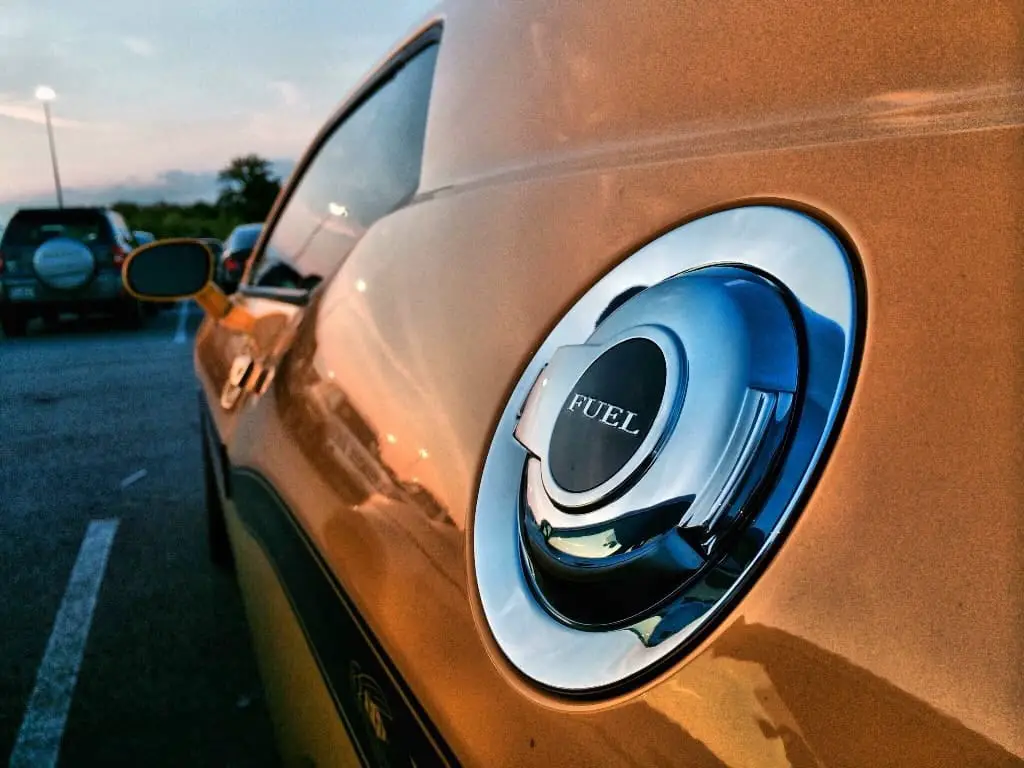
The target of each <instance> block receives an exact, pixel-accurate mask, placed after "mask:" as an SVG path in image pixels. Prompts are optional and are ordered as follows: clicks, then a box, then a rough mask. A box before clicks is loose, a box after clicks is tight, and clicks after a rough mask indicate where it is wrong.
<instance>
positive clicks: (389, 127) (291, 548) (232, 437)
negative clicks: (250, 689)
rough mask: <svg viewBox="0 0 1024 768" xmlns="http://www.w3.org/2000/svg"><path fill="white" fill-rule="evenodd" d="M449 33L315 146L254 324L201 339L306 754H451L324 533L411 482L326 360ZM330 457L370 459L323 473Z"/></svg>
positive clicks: (246, 297)
mask: <svg viewBox="0 0 1024 768" xmlns="http://www.w3.org/2000/svg"><path fill="white" fill-rule="evenodd" d="M437 46H438V33H437V31H436V30H435V29H433V28H431V29H428V30H427V31H426V32H425V33H424V34H422V35H419V36H417V37H416V38H415V39H413V40H412V42H410V43H409V44H408V45H407V46H404V47H403V48H401V49H400V51H399V52H398V54H397V55H395V56H394V57H393V58H392V59H391V60H390V61H389V62H388V63H387V64H386V65H385V66H384V67H383V68H382V69H381V70H380V73H379V74H378V75H377V76H376V77H374V78H373V79H372V80H371V81H370V83H369V85H368V86H366V87H364V88H363V89H361V91H360V92H359V93H357V94H356V96H355V97H354V98H353V99H352V100H350V102H349V104H348V105H346V106H345V107H343V109H342V111H341V115H340V117H339V118H338V119H336V120H334V121H332V122H331V124H330V125H328V127H327V128H325V129H324V131H322V133H321V136H320V137H319V138H318V139H317V141H316V142H314V144H313V147H312V148H311V149H310V151H309V152H308V153H307V156H306V158H305V159H304V160H303V162H302V163H301V164H300V167H299V170H298V172H297V173H296V174H295V180H294V181H293V182H292V184H291V185H290V186H289V188H288V189H287V190H286V191H285V193H284V195H283V196H282V199H281V200H280V201H279V202H278V203H277V206H276V208H275V211H274V212H273V213H272V215H271V218H270V220H269V222H268V226H267V227H266V232H265V234H264V236H263V237H262V238H261V241H260V243H259V244H258V245H257V247H256V249H255V251H254V256H253V258H252V260H251V261H250V263H249V264H248V265H247V269H246V276H245V279H244V282H243V285H242V287H241V289H240V291H239V293H238V294H237V296H236V298H235V302H236V305H237V307H238V308H239V309H240V310H242V311H241V312H236V313H235V314H234V317H238V316H242V317H244V318H246V321H245V322H243V323H241V324H238V323H232V322H227V323H224V322H221V323H219V324H217V323H213V322H207V323H205V324H204V325H203V326H202V328H201V329H200V331H199V333H198V335H197V340H196V359H197V370H198V373H199V378H200V381H201V385H202V388H203V397H201V400H202V401H203V403H204V408H205V410H206V413H204V416H203V418H204V419H205V420H206V424H207V427H208V428H207V431H208V432H209V433H210V434H212V435H214V436H215V443H217V444H218V445H216V446H215V448H219V450H214V451H213V454H214V455H215V456H217V457H218V459H219V464H220V467H219V470H220V471H219V473H218V474H219V476H220V477H221V478H222V479H223V480H222V482H221V483H220V489H221V492H222V496H223V497H225V499H226V501H225V510H226V522H227V529H228V531H229V534H230V539H231V543H232V549H233V553H234V561H235V564H236V567H237V571H238V577H239V582H240V584H241V588H242V592H243V596H244V600H245V604H246V610H247V614H248V618H249V621H250V624H251V625H252V628H253V637H254V644H255V647H256V652H257V656H258V659H259V663H260V668H261V672H262V676H263V679H264V683H265V687H266V690H267V693H268V698H269V701H270V709H271V712H272V716H273V719H274V722H275V726H276V728H277V729H278V732H279V743H280V744H281V750H282V753H283V756H284V758H285V760H286V762H288V763H290V764H293V763H295V764H308V763H313V764H318V765H327V764H331V765H334V764H339V763H340V764H359V763H363V764H405V765H408V764H411V763H413V764H418V765H430V764H437V763H439V762H440V763H444V762H451V760H450V759H449V758H448V757H447V756H446V753H445V751H444V748H443V747H442V746H441V745H440V740H439V738H438V737H437V736H436V735H435V733H434V732H433V730H432V728H431V727H430V726H429V725H428V724H427V718H426V717H425V716H423V715H422V714H421V713H420V712H419V711H418V708H417V707H416V705H415V704H414V697H412V696H411V694H409V693H408V691H407V690H406V688H405V686H404V684H403V683H402V681H401V678H400V676H399V675H398V674H397V673H395V672H394V670H393V669H392V667H391V665H390V663H389V662H388V661H387V660H386V653H385V652H383V651H382V649H381V648H380V647H379V645H378V643H377V641H376V640H375V639H374V637H373V633H372V630H370V629H369V628H368V627H367V626H366V625H365V622H364V621H363V620H362V619H361V618H360V614H359V612H358V610H357V609H356V608H355V607H354V606H353V605H352V604H351V601H350V599H349V597H348V596H347V595H346V592H345V589H344V587H343V585H342V584H340V583H339V581H338V579H337V578H336V576H335V575H334V574H333V573H332V572H331V570H330V566H329V565H328V564H327V563H326V562H325V560H324V558H323V557H322V556H321V555H320V554H319V552H320V549H321V547H322V545H321V544H320V543H319V542H317V541H316V538H317V535H318V533H319V531H320V530H321V528H322V526H323V525H324V524H325V521H327V524H329V518H330V516H331V515H336V514H339V513H340V511H341V510H343V509H345V508H348V507H351V506H353V505H357V504H358V503H359V502H360V500H361V499H365V498H367V497H368V495H370V494H372V493H375V492H378V491H381V490H384V491H385V492H394V491H395V487H394V485H393V483H391V480H390V478H389V476H388V473H387V471H386V470H385V469H384V468H383V467H382V466H381V465H380V464H379V462H377V461H376V458H375V450H376V442H375V435H374V434H373V433H372V430H371V428H370V427H369V426H368V425H366V424H365V423H361V422H360V420H359V416H358V414H356V413H355V411H354V409H353V408H352V407H351V405H349V404H348V403H347V401H346V399H345V397H344V396H343V395H342V394H340V393H338V392H336V391H332V390H331V388H330V387H329V386H323V385H321V384H320V380H321V379H322V378H323V379H324V380H326V381H328V382H329V373H328V372H322V371H321V372H318V371H317V370H316V364H317V363H316V360H315V359H314V357H313V356H312V354H311V353H312V352H313V351H314V350H315V349H316V339H317V336H318V333H319V328H320V326H319V318H320V317H321V315H322V314H323V313H324V312H325V311H327V309H328V308H326V307H325V306H324V301H323V299H324V290H323V289H324V287H325V286H327V285H329V284H330V283H331V280H332V277H333V276H334V275H335V274H336V273H337V271H338V269H339V267H340V266H341V264H342V263H343V262H344V260H345V258H346V257H347V255H348V254H349V252H350V251H351V249H352V248H353V246H354V245H355V244H356V243H358V242H359V240H360V239H361V237H362V236H363V234H364V233H365V232H366V231H367V230H368V229H370V228H372V227H373V226H374V225H375V224H376V222H378V221H380V220H381V219H383V218H385V217H386V216H388V215H389V214H390V213H392V212H393V211H394V210H396V209H398V208H400V207H402V206H403V205H405V204H406V203H408V202H409V200H410V199H411V198H412V197H413V195H414V194H415V192H416V189H417V184H418V180H419V168H420V161H421V155H422V146H423V135H424V130H425V123H426V109H427V101H428V97H429V94H430V88H431V81H432V76H433V70H434V62H435V59H436V56H437ZM324 456H329V457H331V458H332V459H333V460H339V461H343V462H347V465H351V466H352V467H353V468H357V467H358V468H359V469H353V472H352V473H351V475H350V476H347V477H343V476H341V475H340V474H338V473H335V474H334V475H333V476H332V477H331V479H332V480H333V481H334V485H333V486H329V487H323V485H322V483H321V479H322V475H321V473H320V471H319V470H320V468H322V465H323V460H324Z"/></svg>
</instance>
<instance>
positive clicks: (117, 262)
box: [110, 245, 128, 267]
mask: <svg viewBox="0 0 1024 768" xmlns="http://www.w3.org/2000/svg"><path fill="white" fill-rule="evenodd" d="M110 251H111V253H113V254H114V266H115V267H120V266H121V265H122V264H124V259H125V257H126V256H127V255H128V254H127V253H125V251H124V248H122V247H121V246H120V245H114V247H113V248H111V249H110Z"/></svg>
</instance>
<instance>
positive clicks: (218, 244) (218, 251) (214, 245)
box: [199, 237, 224, 264]
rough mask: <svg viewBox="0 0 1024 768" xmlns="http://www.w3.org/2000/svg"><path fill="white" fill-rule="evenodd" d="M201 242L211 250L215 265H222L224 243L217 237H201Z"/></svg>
mask: <svg viewBox="0 0 1024 768" xmlns="http://www.w3.org/2000/svg"><path fill="white" fill-rule="evenodd" d="M199 240H200V241H201V242H202V243H203V244H204V245H205V246H206V247H207V248H209V249H210V253H212V254H213V258H214V263H215V264H219V263H220V257H221V256H222V255H223V253H224V243H223V242H222V241H220V240H218V239H217V238H216V237H201V238H199Z"/></svg>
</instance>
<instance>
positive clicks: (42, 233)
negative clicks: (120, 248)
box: [3, 210, 111, 248]
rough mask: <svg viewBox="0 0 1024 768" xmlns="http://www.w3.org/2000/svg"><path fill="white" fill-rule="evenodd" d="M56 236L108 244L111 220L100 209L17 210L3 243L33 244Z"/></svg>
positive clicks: (40, 243)
mask: <svg viewBox="0 0 1024 768" xmlns="http://www.w3.org/2000/svg"><path fill="white" fill-rule="evenodd" d="M55 237H71V238H74V239H75V240H79V241H81V242H83V243H85V244H86V245H93V244H97V245H109V244H110V243H111V232H110V223H109V222H108V221H107V218H106V216H104V215H103V214H102V213H101V212H100V211H74V210H63V211H61V210H53V211H18V213H16V214H14V216H13V217H12V218H11V220H10V222H9V223H8V224H7V229H5V230H4V234H3V245H5V246H28V247H33V248H34V247H38V246H40V245H42V244H43V243H45V242H46V241H47V240H52V239H53V238H55Z"/></svg>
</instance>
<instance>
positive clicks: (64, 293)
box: [0, 208, 145, 336]
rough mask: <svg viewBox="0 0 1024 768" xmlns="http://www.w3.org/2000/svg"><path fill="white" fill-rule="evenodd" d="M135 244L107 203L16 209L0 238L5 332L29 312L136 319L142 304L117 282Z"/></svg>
mask: <svg viewBox="0 0 1024 768" xmlns="http://www.w3.org/2000/svg"><path fill="white" fill-rule="evenodd" d="M137 246H138V243H137V242H136V240H135V238H134V236H133V234H132V232H131V230H130V229H129V228H128V224H127V223H126V222H125V220H124V218H123V217H122V216H121V214H119V213H117V212H116V211H112V210H110V209H108V208H39V209H22V210H20V211H18V212H17V213H15V214H14V216H13V217H12V218H11V220H10V222H9V223H8V225H7V228H6V229H5V230H4V233H3V237H2V238H0V324H2V327H3V331H4V334H5V335H7V336H20V335H22V334H24V333H25V329H26V326H27V324H28V322H29V320H31V319H33V318H35V317H42V318H43V319H44V320H46V321H48V322H49V321H54V320H56V319H57V317H59V315H60V314H61V313H64V312H73V313H76V314H86V313H89V312H112V313H114V314H115V315H117V316H119V317H120V318H121V320H122V322H124V323H125V324H126V325H130V326H137V325H139V324H140V323H141V320H142V317H143V315H144V314H145V313H144V312H143V308H142V304H141V303H140V302H139V301H138V300H137V299H136V298H134V297H133V296H131V295H130V294H129V293H128V292H127V291H126V290H125V288H124V286H123V285H122V283H121V266H122V264H123V263H124V260H125V257H126V256H127V255H128V254H129V253H130V252H131V251H132V250H133V249H134V248H136V247H137Z"/></svg>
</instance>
